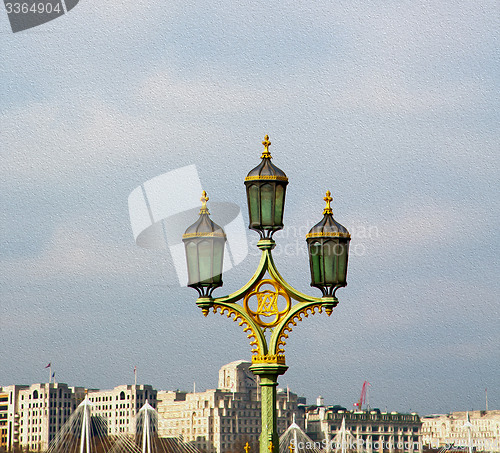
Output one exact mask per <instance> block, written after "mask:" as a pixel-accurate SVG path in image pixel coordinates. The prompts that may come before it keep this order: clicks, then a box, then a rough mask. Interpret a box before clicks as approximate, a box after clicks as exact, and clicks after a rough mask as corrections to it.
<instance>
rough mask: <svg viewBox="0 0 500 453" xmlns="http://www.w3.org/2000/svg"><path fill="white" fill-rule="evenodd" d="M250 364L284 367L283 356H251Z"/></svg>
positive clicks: (282, 354)
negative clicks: (277, 364) (270, 364)
mask: <svg viewBox="0 0 500 453" xmlns="http://www.w3.org/2000/svg"><path fill="white" fill-rule="evenodd" d="M283 352H284V351H283ZM252 363H279V364H281V365H285V363H286V362H285V354H284V353H280V354H267V355H254V356H252Z"/></svg>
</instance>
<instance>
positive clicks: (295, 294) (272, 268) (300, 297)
mask: <svg viewBox="0 0 500 453" xmlns="http://www.w3.org/2000/svg"><path fill="white" fill-rule="evenodd" d="M267 271H268V272H269V274H270V275H271V277H273V278H274V279H275V280H276V281H277V282H278V283H279V284H280V285H281V286H282V287H283V288H284V289H285V291H286V292H287V293H288V295H289V296H290V297H292V298H293V299H295V300H296V301H298V302H314V301H317V300H318V298H317V297H313V296H308V295H307V294H304V293H302V292H300V291H298V290H296V289H295V288H294V287H293V286H292V285H290V284H289V283H287V281H286V280H285V279H284V278H283V277H282V276H281V274H280V273H279V271H278V269H277V268H276V264H274V260H273V257H272V255H271V253H269V256H268V265H267Z"/></svg>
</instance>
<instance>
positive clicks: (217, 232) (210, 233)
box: [182, 191, 226, 242]
mask: <svg viewBox="0 0 500 453" xmlns="http://www.w3.org/2000/svg"><path fill="white" fill-rule="evenodd" d="M208 200H209V198H208V196H207V193H206V192H205V191H203V192H202V193H201V198H200V201H201V202H202V206H201V209H200V217H198V220H197V221H196V222H195V223H193V224H192V225H191V226H190V227H188V228H187V230H186V231H185V232H184V234H183V235H182V240H183V241H184V242H186V241H185V239H189V238H194V237H197V238H200V237H220V238H224V240H225V239H226V233H224V230H223V229H222V227H220V226H219V225H217V224H216V223H215V222H214V221H213V220H212V219H211V218H210V211H209V210H208V208H207V201H208Z"/></svg>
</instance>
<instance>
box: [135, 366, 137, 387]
mask: <svg viewBox="0 0 500 453" xmlns="http://www.w3.org/2000/svg"><path fill="white" fill-rule="evenodd" d="M134 384H135V385H136V386H137V365H136V366H134Z"/></svg>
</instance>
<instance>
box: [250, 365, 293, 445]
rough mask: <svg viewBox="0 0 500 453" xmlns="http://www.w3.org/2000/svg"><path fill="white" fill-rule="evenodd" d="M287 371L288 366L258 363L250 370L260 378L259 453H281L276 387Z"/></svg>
mask: <svg viewBox="0 0 500 453" xmlns="http://www.w3.org/2000/svg"><path fill="white" fill-rule="evenodd" d="M287 369H288V367H287V366H286V365H280V364H276V363H258V364H254V365H252V366H251V367H250V370H251V371H252V372H253V373H254V374H256V375H257V376H259V377H260V395H261V403H260V404H261V419H262V425H261V432H260V438H259V446H260V451H259V453H279V442H280V440H279V436H278V422H277V420H278V413H277V411H276V400H277V398H276V387H277V386H278V376H279V375H281V374H284V373H285V371H286V370H287Z"/></svg>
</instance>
